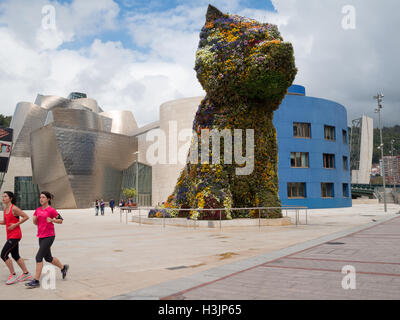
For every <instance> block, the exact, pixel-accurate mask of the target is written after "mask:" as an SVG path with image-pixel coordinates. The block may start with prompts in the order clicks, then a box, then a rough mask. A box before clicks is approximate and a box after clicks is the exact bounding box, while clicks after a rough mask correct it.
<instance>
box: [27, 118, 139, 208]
mask: <svg viewBox="0 0 400 320" xmlns="http://www.w3.org/2000/svg"><path fill="white" fill-rule="evenodd" d="M53 139H54V143H50V141H49V140H53ZM41 141H49V143H46V144H43V146H42V147H41V148H33V150H32V170H33V172H34V181H35V183H37V184H38V185H39V188H40V189H41V190H44V189H46V190H51V192H53V193H54V195H55V201H54V204H55V206H57V207H63V208H86V207H90V206H91V203H92V202H93V201H94V200H95V199H99V198H104V199H105V200H108V199H110V198H114V199H119V191H120V187H121V182H122V171H123V170H124V169H126V168H128V167H129V166H130V165H131V164H132V163H133V162H134V160H135V155H134V154H133V153H134V152H135V150H137V142H136V141H137V140H136V138H134V137H128V136H123V135H117V134H113V133H109V132H99V131H95V130H82V129H73V128H62V127H55V126H53V125H52V124H49V125H47V126H45V127H43V128H41V129H39V130H37V131H35V132H34V133H33V134H32V145H36V144H37V143H39V144H40V143H41ZM52 142H53V141H52ZM54 153H56V154H54ZM46 163H47V164H48V165H45V164H46ZM49 166H50V171H51V172H49ZM49 177H51V181H49ZM63 185H64V186H65V187H66V189H70V192H68V193H70V196H67V195H66V194H64V191H63V189H62V186H63ZM60 187H61V189H60ZM55 190H56V191H60V193H59V195H57V194H56V191H55ZM58 199H64V200H63V201H62V203H59V202H58ZM66 199H68V201H67V200H66Z"/></svg>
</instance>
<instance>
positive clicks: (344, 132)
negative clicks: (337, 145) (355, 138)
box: [342, 130, 347, 144]
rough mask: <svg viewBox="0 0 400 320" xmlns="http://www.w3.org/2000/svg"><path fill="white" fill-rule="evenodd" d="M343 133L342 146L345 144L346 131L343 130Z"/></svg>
mask: <svg viewBox="0 0 400 320" xmlns="http://www.w3.org/2000/svg"><path fill="white" fill-rule="evenodd" d="M342 132H343V133H342V134H343V144H347V131H346V130H343V131H342Z"/></svg>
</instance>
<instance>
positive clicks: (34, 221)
mask: <svg viewBox="0 0 400 320" xmlns="http://www.w3.org/2000/svg"><path fill="white" fill-rule="evenodd" d="M33 224H34V225H35V226H37V217H36V216H33Z"/></svg>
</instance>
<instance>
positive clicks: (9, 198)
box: [0, 191, 32, 284]
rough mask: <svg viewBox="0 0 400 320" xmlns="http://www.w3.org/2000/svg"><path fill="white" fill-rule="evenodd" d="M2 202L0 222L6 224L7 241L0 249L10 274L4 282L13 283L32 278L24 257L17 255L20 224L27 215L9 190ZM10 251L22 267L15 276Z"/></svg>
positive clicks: (20, 235)
mask: <svg viewBox="0 0 400 320" xmlns="http://www.w3.org/2000/svg"><path fill="white" fill-rule="evenodd" d="M3 204H4V206H5V209H4V214H3V219H4V220H0V224H1V225H5V226H6V231H7V242H6V244H5V245H4V247H3V250H2V251H1V259H2V260H3V261H4V262H5V264H6V266H7V268H8V270H10V276H9V278H8V280H7V281H6V284H13V283H16V282H19V281H26V280H29V279H30V278H32V276H31V274H30V273H29V272H28V270H27V269H26V266H25V262H24V259H22V258H21V257H20V256H19V242H20V241H21V238H22V232H21V228H20V225H21V224H23V223H24V222H25V221H26V220H28V219H29V217H28V216H27V215H26V213H25V212H23V211H22V210H21V209H20V208H18V207H17V206H16V205H15V196H14V193H12V192H11V191H6V192H4V194H3ZM20 217H21V218H22V219H21V220H20V219H19V218H20ZM10 253H11V256H12V257H13V259H14V260H15V261H16V262H17V264H18V265H19V267H20V268H21V269H22V272H23V273H22V274H21V275H20V276H17V274H16V273H15V270H14V266H13V263H12V260H11V259H10V258H9V254H10Z"/></svg>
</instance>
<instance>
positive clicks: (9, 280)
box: [6, 273, 18, 284]
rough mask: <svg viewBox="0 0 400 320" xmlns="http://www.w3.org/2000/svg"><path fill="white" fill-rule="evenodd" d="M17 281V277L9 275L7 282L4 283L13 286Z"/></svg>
mask: <svg viewBox="0 0 400 320" xmlns="http://www.w3.org/2000/svg"><path fill="white" fill-rule="evenodd" d="M17 279H18V276H17V275H16V274H15V273H14V274H10V276H9V277H8V280H7V281H6V284H13V283H16V282H17Z"/></svg>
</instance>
